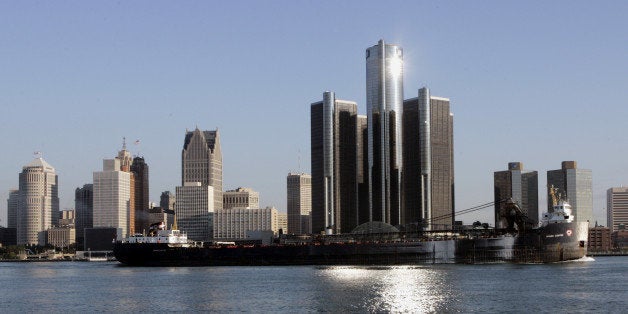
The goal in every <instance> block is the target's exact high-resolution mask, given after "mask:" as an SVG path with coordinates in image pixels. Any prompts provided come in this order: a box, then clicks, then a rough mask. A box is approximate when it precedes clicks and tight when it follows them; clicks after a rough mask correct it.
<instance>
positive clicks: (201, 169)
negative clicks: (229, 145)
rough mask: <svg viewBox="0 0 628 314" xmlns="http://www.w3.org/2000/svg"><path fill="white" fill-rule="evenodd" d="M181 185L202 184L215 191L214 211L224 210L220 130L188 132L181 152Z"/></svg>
mask: <svg viewBox="0 0 628 314" xmlns="http://www.w3.org/2000/svg"><path fill="white" fill-rule="evenodd" d="M181 174H182V175H181V184H182V185H185V183H186V182H200V183H201V185H203V186H211V187H213V190H214V197H213V201H214V206H213V208H214V209H221V208H222V152H221V149H220V136H219V133H218V130H215V131H200V130H199V129H198V128H196V129H195V130H194V131H192V132H189V131H188V132H186V134H185V141H184V143H183V150H182V152H181Z"/></svg>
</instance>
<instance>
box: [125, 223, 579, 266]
mask: <svg viewBox="0 0 628 314" xmlns="http://www.w3.org/2000/svg"><path fill="white" fill-rule="evenodd" d="M587 232H588V230H587V223H562V224H553V225H548V226H546V227H543V228H539V229H533V230H530V231H529V232H525V233H521V234H520V235H515V236H508V235H502V236H486V237H483V236H477V237H463V238H460V237H459V238H455V239H430V240H425V239H423V240H419V239H410V238H405V239H403V240H400V239H397V240H394V241H372V242H344V243H327V244H323V243H316V244H299V245H269V246H231V247H194V246H192V247H182V246H175V245H168V244H165V243H121V242H119V243H116V244H115V246H114V254H115V256H116V258H117V260H118V261H119V262H120V263H122V264H124V265H129V266H249V265H250V266H254V265H408V264H431V263H496V262H513V263H553V262H560V261H568V260H574V259H579V258H582V257H584V256H585V255H586V242H585V241H586V238H587Z"/></svg>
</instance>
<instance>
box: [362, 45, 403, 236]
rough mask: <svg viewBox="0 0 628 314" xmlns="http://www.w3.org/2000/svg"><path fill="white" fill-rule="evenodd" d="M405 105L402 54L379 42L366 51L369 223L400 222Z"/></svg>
mask: <svg viewBox="0 0 628 314" xmlns="http://www.w3.org/2000/svg"><path fill="white" fill-rule="evenodd" d="M402 105H403V50H402V49H401V48H400V47H399V46H396V45H390V44H385V43H384V41H383V40H380V41H379V42H378V43H377V45H375V46H373V47H370V48H368V49H367V50H366V108H367V118H368V178H369V179H368V182H369V216H370V217H369V221H383V222H386V223H389V224H392V225H397V224H399V222H400V215H401V208H400V207H401V166H402V156H401V136H402V134H401V115H402V112H401V110H402Z"/></svg>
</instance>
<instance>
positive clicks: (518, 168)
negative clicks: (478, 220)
mask: <svg viewBox="0 0 628 314" xmlns="http://www.w3.org/2000/svg"><path fill="white" fill-rule="evenodd" d="M493 178H494V181H493V182H494V191H495V194H494V195H495V228H507V227H508V222H507V221H506V220H505V218H504V219H500V214H499V213H500V212H502V213H503V212H504V211H505V205H506V202H505V200H508V199H512V200H513V201H514V202H515V203H516V204H518V205H519V207H520V208H521V210H522V211H523V213H524V214H526V215H527V217H528V219H529V221H530V223H531V224H532V225H534V226H537V225H538V224H539V176H538V173H537V172H536V171H524V170H523V163H521V162H511V163H508V170H505V171H496V172H494V174H493Z"/></svg>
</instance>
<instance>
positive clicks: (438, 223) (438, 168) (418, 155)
mask: <svg viewBox="0 0 628 314" xmlns="http://www.w3.org/2000/svg"><path fill="white" fill-rule="evenodd" d="M402 120H403V187H404V192H403V195H404V196H403V206H402V208H403V209H402V212H401V224H403V225H407V226H408V227H409V228H415V227H422V228H426V229H435V230H442V229H451V228H452V226H453V221H454V219H455V217H454V211H455V206H454V203H455V202H454V156H453V151H454V143H453V139H454V138H453V115H452V114H451V111H450V102H449V99H447V98H442V97H436V96H431V95H430V91H429V89H427V88H425V87H424V88H421V89H419V91H418V97H415V98H411V99H407V100H405V101H404V103H403V119H402Z"/></svg>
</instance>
